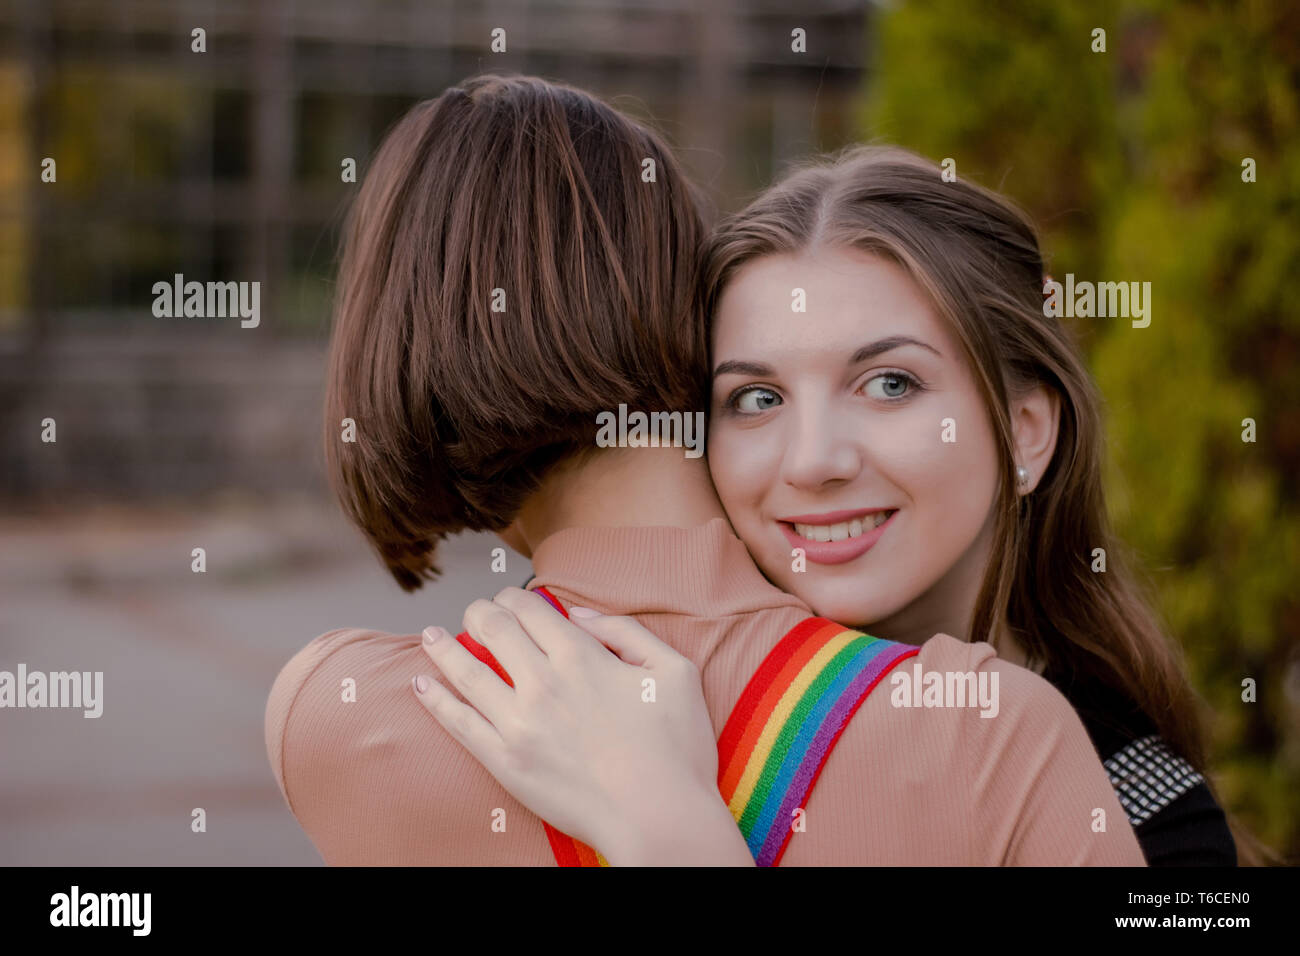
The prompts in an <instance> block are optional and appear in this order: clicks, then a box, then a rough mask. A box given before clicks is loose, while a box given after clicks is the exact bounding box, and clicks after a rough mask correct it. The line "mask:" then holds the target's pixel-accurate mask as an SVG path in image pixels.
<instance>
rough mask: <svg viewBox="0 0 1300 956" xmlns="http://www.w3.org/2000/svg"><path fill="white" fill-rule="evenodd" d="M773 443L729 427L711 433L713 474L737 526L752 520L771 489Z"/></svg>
mask: <svg viewBox="0 0 1300 956" xmlns="http://www.w3.org/2000/svg"><path fill="white" fill-rule="evenodd" d="M769 444H770V442H768V441H766V440H764V439H763V438H762V437H761V436H756V435H755V434H754V433H753V432H750V433H746V432H744V431H742V430H740V429H737V428H729V427H727V426H726V425H720V426H714V427H713V428H711V429H710V430H709V438H708V450H709V452H708V459H709V473H710V475H712V477H713V485H714V487H715V488H716V489H717V492H718V498H719V499H720V500H721V501H722V505H723V507H724V508H726V510H727V514H728V515H729V516H730V518H731V521H732V523H733V524H736V523H737V522H744V521H746V520H749V519H751V518H752V516H753V514H754V511H755V509H756V508H757V506H758V504H759V502H761V501H762V497H763V491H764V489H765V488H766V486H767V474H768V471H769V468H770V465H769V458H770V449H769V448H768V445H769Z"/></svg>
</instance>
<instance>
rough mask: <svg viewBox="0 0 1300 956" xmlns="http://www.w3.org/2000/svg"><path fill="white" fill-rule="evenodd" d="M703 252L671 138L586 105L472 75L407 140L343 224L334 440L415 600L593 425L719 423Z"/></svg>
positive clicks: (415, 120)
mask: <svg viewBox="0 0 1300 956" xmlns="http://www.w3.org/2000/svg"><path fill="white" fill-rule="evenodd" d="M704 233H705V228H704V223H703V220H702V218H701V212H700V204H699V201H698V194H697V193H696V191H695V190H694V188H693V187H692V186H691V184H690V182H689V181H688V180H687V179H686V177H685V176H684V175H683V174H682V172H681V170H680V168H679V166H678V164H677V162H676V160H675V159H674V158H673V155H672V153H671V152H670V151H669V149H668V147H667V146H666V145H665V144H664V143H663V141H662V140H661V139H660V138H659V136H657V135H656V134H655V133H654V132H652V131H651V130H649V129H647V128H646V127H644V126H642V125H641V124H639V123H637V122H635V121H633V120H631V119H629V118H628V117H626V116H624V115H623V114H621V113H619V112H618V111H617V110H615V109H613V108H612V107H610V106H608V105H606V104H605V103H602V102H601V101H600V100H598V99H596V98H595V97H593V96H591V95H590V94H588V93H584V92H582V91H581V90H576V89H573V88H571V87H566V86H563V85H560V84H555V83H548V82H546V81H544V80H540V79H536V78H533V77H519V76H516V77H502V76H480V77H476V78H474V79H471V80H468V81H466V82H464V83H462V84H461V85H460V86H457V87H454V88H452V89H450V90H447V91H446V92H445V93H443V94H442V95H441V96H439V97H438V98H437V99H433V100H429V101H426V102H423V103H419V104H417V105H416V106H415V107H413V108H412V109H411V110H410V111H409V112H408V113H407V114H406V115H405V116H404V117H403V118H402V119H401V120H400V121H399V122H398V123H397V125H396V126H395V127H394V128H393V130H392V131H391V132H390V133H389V134H388V136H387V137H386V138H385V140H384V142H383V144H382V145H381V146H380V148H379V150H378V152H377V154H376V155H375V157H374V160H373V162H372V163H371V165H370V169H369V171H368V173H367V174H366V177H365V181H364V183H363V184H362V186H361V189H360V193H359V195H358V196H357V199H356V203H355V204H354V206H353V207H352V210H351V212H350V216H349V220H348V223H347V226H346V233H345V239H344V249H343V257H342V264H341V267H340V270H339V280H338V288H337V292H336V312H335V319H334V333H333V339H332V342H331V348H330V358H329V370H328V375H327V381H326V399H325V421H324V439H325V456H326V466H327V472H328V474H329V478H330V482H331V484H332V486H333V487H334V490H335V492H336V493H337V494H338V497H339V499H340V501H341V502H342V505H343V509H344V511H345V512H346V513H347V515H348V517H349V518H351V520H352V521H353V522H354V523H356V524H357V525H358V526H359V527H360V528H361V530H362V531H363V532H364V534H365V535H366V537H367V539H368V540H369V542H370V544H371V545H372V547H373V548H374V549H375V551H376V552H377V553H378V554H379V556H380V558H381V559H382V561H383V562H384V564H385V565H386V566H387V568H388V570H389V572H390V573H391V574H392V575H393V577H394V578H395V579H396V581H397V583H398V584H399V585H400V586H401V587H402V588H403V589H404V590H407V591H413V590H415V589H417V588H419V587H420V586H421V585H422V584H423V583H424V580H425V579H429V578H434V577H436V575H437V574H438V568H437V566H436V564H435V563H434V549H435V547H436V544H437V542H438V541H439V540H440V539H441V538H442V537H443V536H445V535H447V534H450V533H454V532H459V531H462V530H473V531H499V530H502V529H503V528H505V527H506V526H507V525H508V524H509V523H510V522H511V521H512V520H513V519H514V517H515V516H516V514H517V513H518V510H519V508H520V506H521V505H522V504H523V502H524V500H525V499H526V498H527V497H528V496H529V495H530V494H532V493H533V492H534V491H535V490H536V489H537V487H538V485H539V483H540V481H541V480H542V479H543V478H544V477H545V476H546V474H547V473H548V472H549V471H550V469H551V468H552V467H554V466H555V465H556V464H557V463H559V462H561V461H566V460H570V459H573V458H574V457H575V456H579V455H584V454H589V453H594V452H593V447H594V440H595V435H596V421H597V419H596V416H597V415H598V414H599V413H600V412H601V411H605V410H609V409H613V408H617V407H618V405H619V404H620V403H626V404H627V405H628V406H630V407H633V408H636V409H638V410H641V411H645V412H647V413H651V412H656V411H668V412H672V411H689V410H692V409H704V408H707V384H706V383H707V381H708V366H707V360H708V340H707V330H706V326H705V321H704V317H703V313H702V312H701V310H700V307H699V301H698V299H697V297H696V289H697V285H698V278H699V262H700V249H701V246H702V243H703V240H704ZM494 306H496V307H497V308H495V309H494ZM501 306H503V307H504V311H501V308H500V307H501ZM345 419H351V420H352V421H353V422H354V423H355V432H356V435H355V441H347V440H344V439H343V437H342V436H343V434H344V432H343V429H344V427H345V426H344V420H345Z"/></svg>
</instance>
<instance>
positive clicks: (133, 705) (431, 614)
mask: <svg viewBox="0 0 1300 956" xmlns="http://www.w3.org/2000/svg"><path fill="white" fill-rule="evenodd" d="M497 546H500V541H499V540H498V539H496V538H495V537H494V536H491V535H464V536H461V537H459V538H456V539H453V540H451V541H449V542H447V543H446V544H444V546H443V551H442V555H443V562H442V563H443V567H444V571H445V575H444V577H443V578H442V579H441V580H440V581H439V582H437V583H436V584H430V585H426V586H425V588H424V589H423V591H421V592H420V593H418V594H416V595H407V594H405V593H404V592H403V591H401V589H399V588H398V587H397V585H396V584H395V583H393V581H392V580H391V579H390V578H389V577H388V576H387V574H386V572H384V570H383V569H382V567H381V566H380V564H379V562H378V560H377V559H375V558H373V557H372V556H371V553H370V551H369V550H368V548H367V547H366V545H365V543H364V541H363V539H362V538H361V536H360V534H359V533H358V532H356V531H355V530H353V529H352V528H351V527H350V526H348V525H347V524H346V523H345V522H344V520H343V518H342V517H341V515H340V514H339V513H338V512H337V511H336V510H334V509H333V507H332V506H331V505H330V504H329V503H327V502H292V503H282V504H277V505H275V506H273V507H262V508H255V507H249V506H244V507H231V506H226V507H223V508H221V509H219V510H215V511H213V512H211V513H204V512H203V511H202V510H200V509H190V510H188V511H177V512H174V513H161V512H158V511H150V512H140V513H137V512H132V511H129V510H128V511H120V510H119V511H112V512H105V511H96V512H92V513H83V514H79V515H76V516H62V517H58V518H45V519H41V520H35V519H20V518H15V517H12V516H9V517H0V670H7V671H10V672H14V671H16V670H17V666H18V663H19V662H23V663H25V664H26V665H27V668H28V670H29V671H35V670H40V671H58V670H79V671H103V672H104V692H103V698H104V712H103V716H102V717H100V718H98V719H87V718H85V717H83V716H82V713H81V711H79V710H77V711H70V710H56V709H46V710H30V709H21V710H13V709H9V708H5V709H3V710H0V865H92V866H102V865H191V864H193V865H280V864H294V865H303V864H307V865H311V864H316V865H319V864H320V863H321V860H320V857H319V856H318V855H317V853H316V851H315V848H314V847H313V846H312V845H311V843H310V841H308V840H307V838H306V836H305V835H304V834H303V833H302V831H301V830H300V829H299V828H298V825H297V823H296V822H295V821H294V819H293V817H292V815H291V814H290V813H289V811H288V808H287V807H286V806H285V805H284V801H283V798H282V797H281V796H280V791H279V790H278V788H277V787H276V785H275V779H274V777H273V776H272V775H271V769H270V766H269V765H268V762H267V758H266V751H265V745H264V743H263V737H262V715H263V708H264V707H265V704H266V696H267V693H268V692H269V690H270V687H271V683H272V681H273V680H274V679H275V675H276V674H277V673H278V672H279V669H280V667H281V666H282V665H283V664H284V662H285V661H287V660H288V659H289V657H290V656H292V654H293V653H294V652H295V651H296V650H298V648H300V647H301V646H302V645H304V644H306V643H307V641H309V640H310V639H311V638H313V637H315V636H316V635H317V634H320V633H323V632H324V631H327V630H330V629H331V628H334V627H344V626H365V627H373V628H376V629H379V630H385V631H392V632H395V633H418V632H419V631H420V630H421V629H422V628H423V627H424V626H425V625H427V624H431V623H439V624H442V625H443V626H446V627H448V628H452V629H455V627H456V626H457V625H459V623H460V616H461V613H462V611H463V610H464V607H465V605H466V604H467V603H468V602H469V601H470V600H472V599H473V598H475V597H480V596H491V595H492V594H494V593H496V591H497V590H499V589H500V588H502V587H505V586H506V585H509V584H522V583H523V581H524V580H525V579H526V578H527V577H528V575H529V573H530V568H529V565H528V562H527V561H526V560H525V559H524V558H522V557H520V556H519V555H517V554H515V553H514V552H511V551H507V554H508V558H507V561H508V566H509V570H508V573H506V574H493V573H491V571H490V568H489V562H490V552H491V549H492V548H493V547H497ZM194 547H203V548H205V549H206V551H207V572H206V573H205V574H195V573H194V572H192V571H191V569H190V563H191V557H190V551H191V549H192V548H194ZM194 807H203V808H204V809H205V810H206V811H207V832H206V833H198V834H196V833H192V832H191V831H190V811H191V810H192V808H194Z"/></svg>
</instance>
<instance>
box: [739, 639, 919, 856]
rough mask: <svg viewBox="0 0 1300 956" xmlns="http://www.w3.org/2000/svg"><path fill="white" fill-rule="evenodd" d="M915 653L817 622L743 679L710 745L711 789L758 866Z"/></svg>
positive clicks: (782, 845)
mask: <svg viewBox="0 0 1300 956" xmlns="http://www.w3.org/2000/svg"><path fill="white" fill-rule="evenodd" d="M919 651H920V648H918V647H913V646H911V645H908V644H899V643H897V642H894V641H886V640H882V639H880V638H875V637H870V636H868V635H866V634H863V633H862V632H860V631H854V630H851V629H849V628H846V627H843V626H842V625H839V624H836V623H835V622H834V621H828V620H826V619H825V618H822V617H810V618H807V619H806V620H804V621H801V622H800V623H799V624H796V625H795V626H794V627H793V628H791V629H790V631H789V632H788V633H787V634H786V635H785V637H783V638H782V639H781V642H780V643H779V644H777V645H776V647H774V648H773V649H772V650H771V652H769V653H768V655H767V657H766V658H765V659H764V661H763V663H762V664H761V665H760V666H759V668H758V670H757V671H756V672H755V673H754V676H753V677H752V678H750V681H749V684H748V685H746V687H745V690H744V693H742V694H741V695H740V700H738V701H737V702H736V706H735V707H734V708H733V709H732V711H731V716H730V717H728V718H727V724H726V726H725V727H724V728H723V730H722V736H721V737H720V738H719V739H718V790H719V792H721V794H722V799H723V800H725V801H726V803H727V806H728V808H729V809H730V810H731V814H732V816H734V817H735V818H736V822H737V823H738V824H739V825H740V831H741V833H743V834H744V836H745V842H746V843H747V844H748V845H749V851H750V852H751V853H752V854H753V855H754V861H755V863H757V864H758V865H759V866H776V865H778V864H779V863H780V862H781V857H782V855H783V854H784V853H785V850H786V847H787V846H788V845H789V842H790V836H791V834H792V833H793V832H794V829H793V817H794V814H795V811H796V810H798V809H801V808H803V807H804V806H805V805H806V802H807V799H808V795H809V794H810V793H812V788H813V785H814V784H816V783H817V778H818V777H819V776H820V775H821V772H822V768H823V767H824V766H825V765H826V758H827V757H829V756H830V752H831V750H832V749H834V747H835V744H836V743H837V742H838V741H839V738H840V735H841V734H842V733H843V732H844V728H845V727H847V726H848V723H849V720H850V718H852V716H853V715H854V713H855V712H856V711H857V709H858V708H859V707H861V706H862V702H863V701H864V700H866V699H867V695H868V694H870V693H871V691H872V690H873V689H874V688H875V687H876V685H877V684H879V683H880V681H881V679H882V678H883V677H884V676H885V674H887V673H888V672H889V671H890V669H891V668H893V667H894V665H895V664H897V663H898V662H899V661H901V660H904V659H906V658H908V657H912V656H914V655H915V654H917V653H918V652H919Z"/></svg>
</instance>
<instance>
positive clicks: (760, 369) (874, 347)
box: [713, 335, 943, 378]
mask: <svg viewBox="0 0 1300 956" xmlns="http://www.w3.org/2000/svg"><path fill="white" fill-rule="evenodd" d="M904 345H919V346H920V347H921V348H923V349H928V350H929V351H931V352H933V353H934V354H935V355H938V356H939V358H943V356H942V355H941V354H940V353H939V350H938V349H936V348H934V347H933V346H930V345H926V344H925V343H924V342H922V341H921V340H920V339H914V338H912V337H911V336H908V335H890V336H888V337H886V338H883V339H877V340H876V341H874V342H872V343H871V344H870V345H864V346H862V348H860V349H858V350H857V351H856V352H854V353H853V357H852V358H850V359H849V364H850V365H857V364H858V363H859V362H866V361H867V360H869V359H873V358H875V357H876V356H877V355H883V354H884V353H886V352H890V351H893V350H894V349H896V348H901V347H902V346H904ZM728 374H732V375H774V374H775V371H774V370H773V368H772V367H771V366H770V365H764V364H763V363H762V362H742V361H735V360H733V361H727V362H720V363H719V364H718V367H717V368H715V369H714V370H713V377H714V378H717V377H718V376H719V375H728Z"/></svg>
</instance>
